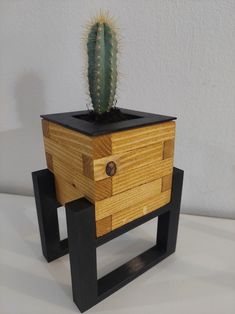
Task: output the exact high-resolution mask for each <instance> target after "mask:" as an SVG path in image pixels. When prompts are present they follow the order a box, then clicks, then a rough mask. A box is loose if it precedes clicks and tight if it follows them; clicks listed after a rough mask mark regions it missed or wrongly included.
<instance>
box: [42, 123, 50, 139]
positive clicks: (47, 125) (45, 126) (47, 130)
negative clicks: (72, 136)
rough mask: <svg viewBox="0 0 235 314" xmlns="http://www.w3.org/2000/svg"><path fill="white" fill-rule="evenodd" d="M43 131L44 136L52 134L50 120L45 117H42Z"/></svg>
mask: <svg viewBox="0 0 235 314" xmlns="http://www.w3.org/2000/svg"><path fill="white" fill-rule="evenodd" d="M42 133H43V136H45V137H49V136H50V134H49V121H47V120H45V119H42Z"/></svg>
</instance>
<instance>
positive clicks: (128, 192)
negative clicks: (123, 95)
mask: <svg viewBox="0 0 235 314" xmlns="http://www.w3.org/2000/svg"><path fill="white" fill-rule="evenodd" d="M42 127H43V134H44V145H45V151H46V160H47V167H48V169H49V170H50V171H52V172H53V173H54V176H55V184H56V193H57V199H58V201H59V202H60V203H61V204H64V203H66V202H69V201H71V200H74V199H77V198H81V197H83V196H84V197H86V198H87V199H88V200H90V201H91V202H92V203H94V204H95V210H96V232H97V236H101V235H103V234H105V233H107V232H110V231H111V230H114V229H116V228H118V227H120V226H122V225H124V224H126V223H128V222H130V221H132V220H134V219H136V218H139V217H141V216H143V215H145V214H147V213H149V212H151V211H153V210H156V209H157V208H159V207H161V206H163V205H165V204H167V203H168V202H169V201H170V195H171V184H172V172H173V153H174V138H175V122H174V121H171V122H164V123H160V124H156V125H151V126H146V127H141V128H136V129H132V130H127V131H121V132H116V133H112V134H108V135H101V136H96V137H90V136H87V135H84V134H81V133H79V132H77V131H73V130H70V129H68V128H65V127H62V126H60V125H58V124H55V123H52V122H49V121H46V120H42ZM110 161H112V162H115V164H116V169H117V170H116V173H115V174H114V175H113V176H112V177H109V176H108V175H107V173H106V165H107V163H108V162H110Z"/></svg>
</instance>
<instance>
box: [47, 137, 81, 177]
mask: <svg viewBox="0 0 235 314" xmlns="http://www.w3.org/2000/svg"><path fill="white" fill-rule="evenodd" d="M44 146H45V151H46V153H48V154H50V155H51V156H53V157H55V158H56V159H59V160H61V161H63V162H65V163H66V164H68V165H70V166H71V167H72V168H74V169H76V171H77V172H79V173H82V171H83V166H82V155H81V154H80V153H78V152H76V151H74V150H73V149H72V148H70V149H69V150H68V149H66V147H65V146H62V145H60V144H58V143H57V142H55V141H53V140H51V139H50V138H46V137H44Z"/></svg>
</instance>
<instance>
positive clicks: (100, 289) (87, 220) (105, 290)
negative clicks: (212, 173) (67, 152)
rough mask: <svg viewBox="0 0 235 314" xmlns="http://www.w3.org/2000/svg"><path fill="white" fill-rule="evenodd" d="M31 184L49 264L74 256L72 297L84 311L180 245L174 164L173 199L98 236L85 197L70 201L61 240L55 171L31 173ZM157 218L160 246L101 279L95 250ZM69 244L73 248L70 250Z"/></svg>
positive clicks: (179, 178)
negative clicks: (67, 255)
mask: <svg viewBox="0 0 235 314" xmlns="http://www.w3.org/2000/svg"><path fill="white" fill-rule="evenodd" d="M32 176H33V184H34V192H35V199H36V207H37V214H38V222H39V229H40V235H41V244H42V251H43V254H44V256H45V258H46V260H47V261H48V262H50V261H52V260H54V259H56V258H58V257H61V256H63V255H64V254H66V253H68V251H69V255H70V266H71V277H72V289H73V300H74V302H75V303H76V305H77V306H78V308H79V310H80V311H81V312H84V311H86V310H88V309H89V308H91V307H92V306H94V305H95V304H96V303H98V302H100V301H101V300H103V299H105V298H106V297H108V296H109V295H111V294H112V293H114V292H115V291H117V290H118V289H120V288H121V287H123V286H124V285H126V284H127V283H129V282H130V281H132V280H133V279H135V278H136V277H138V276H139V275H141V274H142V273H144V272H145V271H146V270H148V269H149V268H151V267H153V266H154V265H156V264H157V263H159V262H160V261H162V260H163V259H164V258H166V257H167V256H169V255H170V254H172V253H174V251H175V248H176V240H177V230H178V221H179V213H180V203H181V194H182V185H183V171H182V170H180V169H177V168H174V172H173V184H172V195H171V202H170V203H169V204H167V205H165V206H163V207H161V208H159V209H157V210H156V211H154V212H152V213H149V214H147V215H145V216H143V217H141V218H139V219H136V220H134V221H132V222H130V223H128V224H126V225H124V226H122V227H120V228H118V229H116V230H114V231H112V232H109V233H107V234H105V235H104V236H102V237H99V238H96V225H95V209H94V205H93V204H91V203H90V202H89V201H87V200H86V199H85V198H81V199H78V200H75V201H73V202H70V203H67V204H66V205H65V207H66V217H67V229H68V239H65V240H63V241H60V238H59V226H58V216H57V208H58V207H59V206H60V204H59V203H58V202H57V200H56V195H55V188H54V178H53V174H52V173H51V172H50V171H49V170H47V169H45V170H40V171H36V172H33V174H32ZM156 216H159V218H158V231H157V241H156V245H155V246H153V247H152V248H150V249H149V250H147V251H145V252H144V253H142V254H140V255H139V256H137V257H135V258H133V259H132V260H130V261H129V262H127V263H126V264H124V265H122V266H120V267H119V268H117V269H115V270H114V271H112V272H111V273H109V274H107V275H105V276H104V277H102V278H100V279H99V280H97V264H96V248H97V247H98V246H100V245H102V244H104V243H106V242H108V241H110V240H112V239H113V238H115V237H117V236H119V235H121V234H123V233H125V232H127V231H129V230H131V229H133V228H135V227H137V226H139V225H141V224H143V223H144V222H146V221H148V220H150V219H152V218H154V217H156ZM68 247H69V250H68Z"/></svg>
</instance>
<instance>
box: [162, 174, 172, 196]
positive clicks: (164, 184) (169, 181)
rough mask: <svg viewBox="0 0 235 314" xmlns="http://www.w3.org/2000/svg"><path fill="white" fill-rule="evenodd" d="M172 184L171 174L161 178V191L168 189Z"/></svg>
mask: <svg viewBox="0 0 235 314" xmlns="http://www.w3.org/2000/svg"><path fill="white" fill-rule="evenodd" d="M171 186H172V174H170V175H168V176H165V177H163V178H162V192H164V191H167V190H170V189H171Z"/></svg>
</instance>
